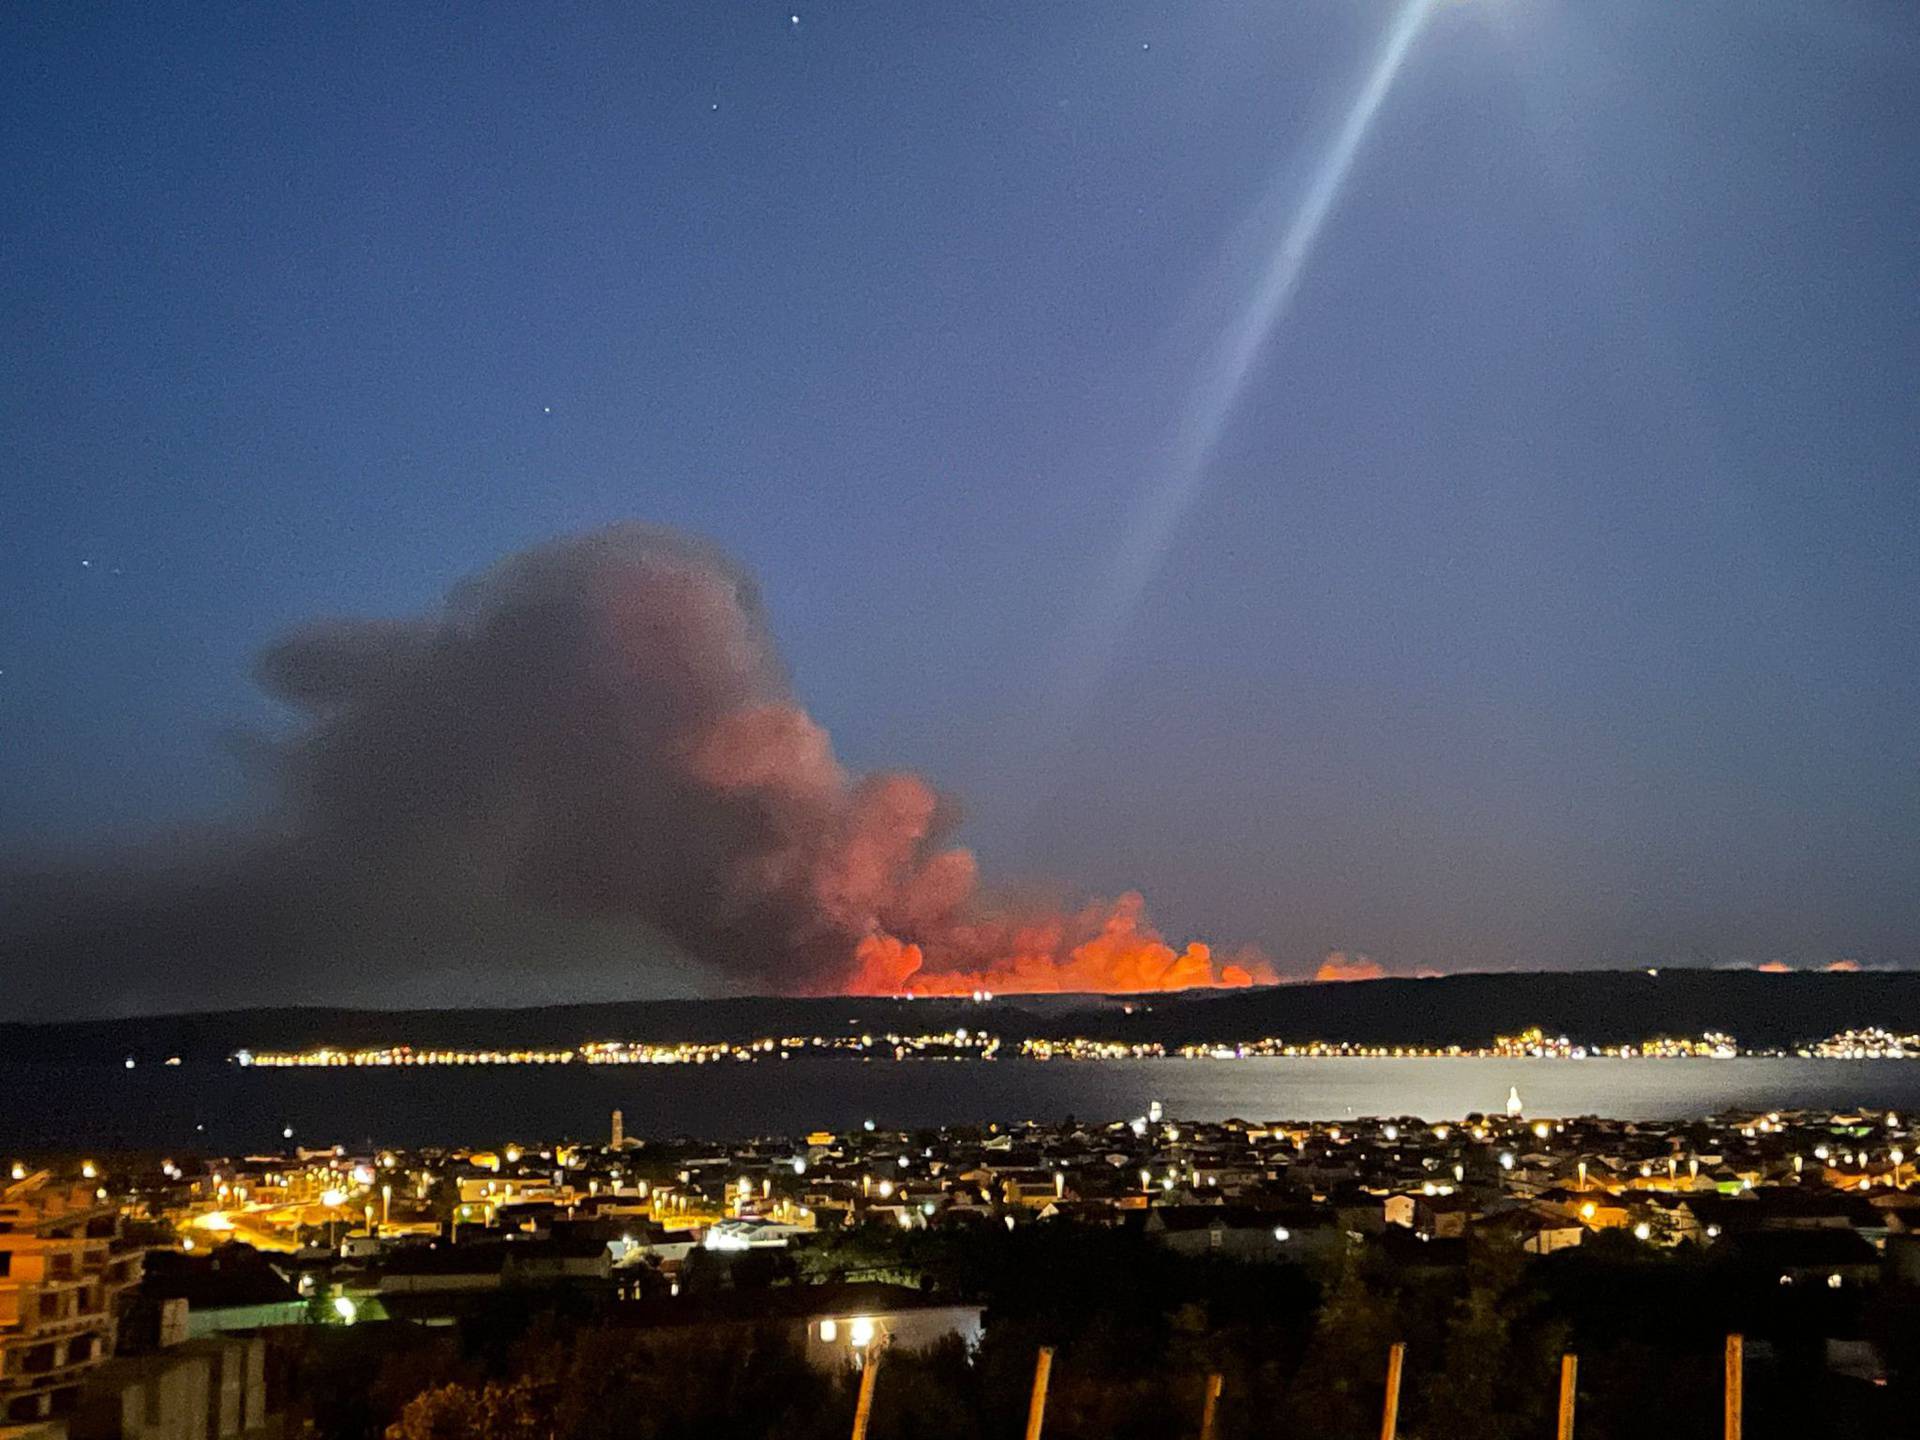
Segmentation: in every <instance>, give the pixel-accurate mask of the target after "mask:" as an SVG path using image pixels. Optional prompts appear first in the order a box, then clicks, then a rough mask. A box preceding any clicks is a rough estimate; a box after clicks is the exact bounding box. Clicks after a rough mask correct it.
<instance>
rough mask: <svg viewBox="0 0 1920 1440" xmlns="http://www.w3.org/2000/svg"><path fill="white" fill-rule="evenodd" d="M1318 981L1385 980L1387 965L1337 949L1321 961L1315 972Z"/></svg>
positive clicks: (1314, 976)
mask: <svg viewBox="0 0 1920 1440" xmlns="http://www.w3.org/2000/svg"><path fill="white" fill-rule="evenodd" d="M1313 978H1314V980H1315V981H1316V982H1324V981H1342V980H1384V979H1386V978H1387V971H1386V967H1385V966H1383V965H1381V964H1380V962H1379V961H1377V960H1374V959H1370V958H1369V957H1367V956H1365V955H1349V954H1347V953H1346V952H1345V951H1344V950H1335V951H1332V952H1330V953H1329V954H1328V956H1327V958H1326V959H1324V960H1322V961H1321V962H1320V968H1319V969H1318V970H1316V971H1314V972H1313Z"/></svg>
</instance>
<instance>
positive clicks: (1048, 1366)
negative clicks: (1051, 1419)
mask: <svg viewBox="0 0 1920 1440" xmlns="http://www.w3.org/2000/svg"><path fill="white" fill-rule="evenodd" d="M1051 1374H1053V1347H1052V1346H1051V1345H1042V1346H1041V1347H1040V1353H1039V1354H1038V1355H1037V1356H1035V1357H1034V1361H1033V1399H1032V1400H1031V1401H1029V1402H1028V1404H1027V1440H1040V1426H1041V1424H1042V1423H1043V1422H1044V1421H1045V1420H1046V1418H1047V1377H1048V1376H1050V1375H1051Z"/></svg>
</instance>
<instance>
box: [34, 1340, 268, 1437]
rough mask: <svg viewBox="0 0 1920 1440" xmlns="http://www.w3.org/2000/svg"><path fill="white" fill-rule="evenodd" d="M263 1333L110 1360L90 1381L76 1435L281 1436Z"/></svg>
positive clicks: (73, 1427)
mask: <svg viewBox="0 0 1920 1440" xmlns="http://www.w3.org/2000/svg"><path fill="white" fill-rule="evenodd" d="M279 1420H280V1417H279V1416H278V1415H275V1414H273V1413H271V1411H270V1409H269V1405H268V1396H267V1342H266V1341H265V1340H264V1339H263V1338H261V1337H260V1336H258V1335H251V1336H221V1337H218V1338H213V1339H202V1340H194V1341H190V1342H188V1343H185V1344H181V1345H177V1346H174V1347H171V1348H169V1349H165V1350H161V1351H157V1352H155V1353H153V1354H150V1355H127V1356H121V1357H120V1358H118V1359H115V1360H110V1361H108V1362H107V1363H106V1364H105V1365H103V1366H102V1367H101V1368H100V1369H99V1370H97V1371H95V1372H94V1373H93V1374H92V1375H90V1376H89V1377H88V1379H87V1384H86V1388H85V1390H84V1392H83V1393H82V1395H81V1397H80V1403H79V1405H78V1406H77V1407H76V1409H75V1410H74V1413H73V1416H72V1418H71V1419H70V1420H69V1422H68V1433H69V1435H70V1436H71V1440H242V1437H253V1436H261V1437H265V1436H268V1435H272V1434H276V1433H278V1431H279V1429H280V1425H279Z"/></svg>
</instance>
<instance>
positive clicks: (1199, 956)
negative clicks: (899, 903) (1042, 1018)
mask: <svg viewBox="0 0 1920 1440" xmlns="http://www.w3.org/2000/svg"><path fill="white" fill-rule="evenodd" d="M949 944H950V946H952V948H955V949H957V950H958V951H959V952H960V953H961V954H962V955H963V956H964V955H968V954H974V955H980V956H983V957H986V958H984V959H982V960H980V961H976V962H974V963H971V964H969V963H966V962H965V961H964V960H963V961H962V962H961V963H959V964H956V965H952V966H944V965H939V964H929V959H928V954H927V951H926V949H924V948H923V947H922V946H920V945H916V944H913V943H910V942H908V941H904V940H900V939H898V938H896V937H895V936H892V935H888V934H884V933H877V934H874V935H870V936H868V937H867V938H866V939H865V940H863V941H862V942H861V943H860V945H859V947H858V949H857V950H856V952H855V970H854V976H853V979H852V980H851V982H850V983H849V985H848V986H847V988H848V990H849V991H850V992H852V993H854V994H862V995H901V994H914V995H968V994H974V993H977V992H981V991H993V992H995V993H998V994H1034V993H1041V992H1059V991H1100V992H1105V993H1109V994H1132V993H1137V992H1142V991H1156V990H1189V989H1196V988H1202V987H1206V986H1244V985H1263V984H1273V983H1274V982H1276V981H1277V980H1278V979H1279V976H1278V975H1277V974H1275V972H1274V969H1273V966H1272V965H1271V964H1270V963H1269V962H1268V961H1267V960H1265V959H1264V958H1263V957H1259V956H1255V955H1240V956H1236V957H1235V958H1234V959H1233V960H1230V961H1220V960H1216V959H1215V958H1214V955H1213V951H1212V949H1211V948H1210V947H1208V946H1206V945H1204V944H1201V943H1200V942H1198V941H1194V942H1191V943H1189V944H1188V945H1187V946H1186V947H1185V948H1184V949H1178V950H1176V949H1175V948H1174V947H1173V946H1172V945H1170V944H1168V943H1167V942H1166V941H1165V940H1164V939H1162V938H1161V936H1160V933H1159V932H1158V931H1157V930H1155V929H1154V928H1153V925H1152V923H1151V922H1150V921H1149V920H1148V918H1147V913H1146V903H1145V901H1143V900H1142V899H1141V897H1140V896H1139V895H1136V894H1127V895H1123V896H1121V897H1120V898H1119V899H1118V900H1116V901H1114V902H1113V903H1112V904H1111V905H1110V906H1105V907H1098V906H1096V907H1090V908H1088V909H1085V910H1082V911H1081V912H1079V913H1078V914H1077V915H1071V916H1066V915H1051V916H1046V917H1043V918H1035V919H1025V920H1021V921H1017V922H1011V923H1004V924H995V923H992V922H985V923H974V924H970V925H962V926H959V927H957V929H956V931H955V932H954V933H953V935H952V936H951V938H950V940H949Z"/></svg>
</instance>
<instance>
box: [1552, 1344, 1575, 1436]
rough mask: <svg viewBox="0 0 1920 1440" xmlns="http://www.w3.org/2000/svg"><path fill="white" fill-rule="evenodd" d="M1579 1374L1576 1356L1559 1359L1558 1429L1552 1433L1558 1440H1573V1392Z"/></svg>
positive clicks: (1565, 1356) (1563, 1356)
mask: <svg viewBox="0 0 1920 1440" xmlns="http://www.w3.org/2000/svg"><path fill="white" fill-rule="evenodd" d="M1579 1373H1580V1357H1579V1356H1578V1355H1562V1356H1561V1357H1560V1428H1559V1429H1558V1430H1557V1431H1555V1432H1554V1433H1555V1434H1556V1435H1557V1436H1558V1437H1559V1440H1573V1391H1574V1383H1575V1377H1576V1376H1577V1375H1578V1374H1579Z"/></svg>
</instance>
